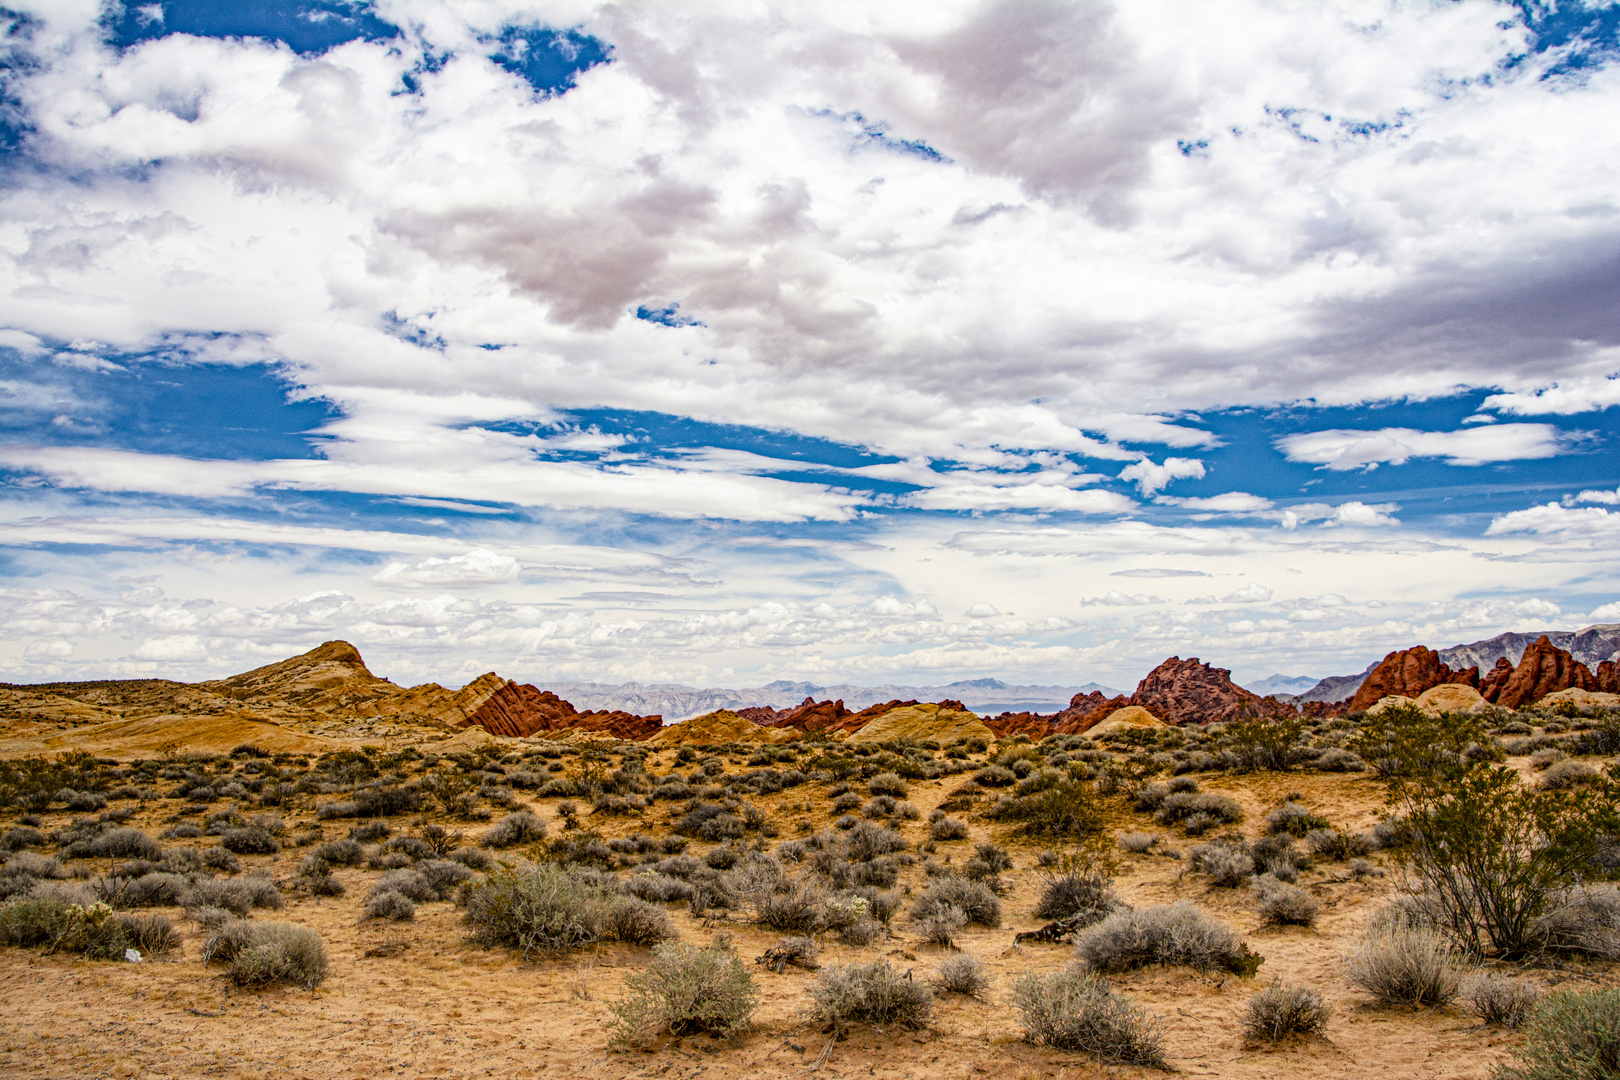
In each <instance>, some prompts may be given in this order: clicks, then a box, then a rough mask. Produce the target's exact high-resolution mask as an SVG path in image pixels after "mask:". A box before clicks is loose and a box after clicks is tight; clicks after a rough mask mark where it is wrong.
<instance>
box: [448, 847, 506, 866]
mask: <svg viewBox="0 0 1620 1080" xmlns="http://www.w3.org/2000/svg"><path fill="white" fill-rule="evenodd" d="M448 859H449V861H451V862H458V863H460V864H461V865H462V866H465V867H466V868H467V869H469V870H488V869H489V868H490V867H491V866H493V865H495V860H494V859H492V858H490V856H489V852H487V851H485V850H483V849H482V848H475V847H459V848H456V850H454V851H452V852H451V853H450V854H449V856H448Z"/></svg>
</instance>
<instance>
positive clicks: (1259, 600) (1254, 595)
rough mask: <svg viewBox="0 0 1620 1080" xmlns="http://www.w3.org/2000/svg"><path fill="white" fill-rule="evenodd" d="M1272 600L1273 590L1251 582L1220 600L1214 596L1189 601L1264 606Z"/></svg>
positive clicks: (1191, 602)
mask: <svg viewBox="0 0 1620 1080" xmlns="http://www.w3.org/2000/svg"><path fill="white" fill-rule="evenodd" d="M1270 599H1271V590H1270V589H1268V588H1266V587H1265V586H1264V585H1259V584H1256V583H1255V582H1252V581H1251V582H1250V583H1249V584H1247V585H1244V586H1242V587H1241V588H1238V589H1235V590H1233V591H1232V592H1229V593H1227V594H1226V595H1225V596H1223V597H1221V598H1220V599H1219V600H1217V599H1215V597H1213V596H1199V597H1195V598H1194V599H1192V600H1188V601H1187V603H1189V604H1263V603H1265V602H1266V601H1267V600H1270Z"/></svg>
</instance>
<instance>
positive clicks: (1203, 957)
mask: <svg viewBox="0 0 1620 1080" xmlns="http://www.w3.org/2000/svg"><path fill="white" fill-rule="evenodd" d="M1074 947H1075V953H1076V955H1078V956H1079V958H1080V959H1081V960H1082V961H1083V962H1084V963H1085V965H1086V966H1087V967H1088V968H1090V969H1092V970H1093V971H1098V972H1101V973H1103V974H1105V975H1108V974H1113V973H1115V972H1120V971H1131V970H1134V969H1136V968H1142V967H1147V966H1148V965H1150V964H1166V965H1184V966H1186V967H1191V968H1196V969H1198V970H1200V971H1208V970H1211V969H1216V970H1221V971H1230V972H1233V973H1234V974H1237V975H1242V976H1245V977H1246V976H1249V975H1252V974H1254V971H1255V969H1256V968H1257V967H1258V966H1259V964H1260V963H1261V958H1260V957H1259V956H1256V955H1255V954H1254V953H1251V952H1250V951H1249V948H1248V946H1247V945H1245V944H1243V941H1242V939H1240V938H1239V937H1238V936H1237V934H1235V933H1233V932H1232V930H1231V928H1229V927H1228V926H1227V925H1226V924H1225V923H1222V922H1219V921H1217V920H1216V919H1214V918H1211V917H1210V916H1209V915H1207V914H1205V913H1204V912H1203V911H1200V910H1199V909H1198V907H1197V906H1196V905H1194V904H1193V903H1191V902H1190V901H1187V900H1179V901H1177V902H1176V903H1174V904H1154V905H1152V906H1150V907H1145V908H1142V909H1140V910H1137V911H1130V910H1125V911H1116V912H1114V913H1113V914H1112V915H1110V916H1108V918H1106V919H1104V920H1103V921H1102V922H1100V923H1097V924H1096V925H1094V926H1091V927H1088V928H1087V929H1085V930H1082V931H1081V932H1080V933H1079V935H1077V936H1076V938H1075V942H1074Z"/></svg>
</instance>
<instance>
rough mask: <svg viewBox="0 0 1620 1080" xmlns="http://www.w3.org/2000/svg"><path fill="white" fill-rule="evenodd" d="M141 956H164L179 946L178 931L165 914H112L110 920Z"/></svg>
mask: <svg viewBox="0 0 1620 1080" xmlns="http://www.w3.org/2000/svg"><path fill="white" fill-rule="evenodd" d="M110 921H111V922H113V923H114V924H115V925H116V926H117V929H118V931H119V932H120V933H121V934H122V935H123V937H124V938H125V940H127V941H128V942H129V947H130V948H132V949H138V950H139V951H140V952H141V954H142V955H143V956H164V955H166V954H168V953H172V952H174V951H175V950H176V949H178V948H180V931H178V930H176V929H175V928H174V924H173V923H172V922H170V921H169V919H168V916H166V915H123V914H120V915H114V916H113V917H112V919H111V920H110Z"/></svg>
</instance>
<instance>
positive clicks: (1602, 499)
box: [1569, 488, 1620, 506]
mask: <svg viewBox="0 0 1620 1080" xmlns="http://www.w3.org/2000/svg"><path fill="white" fill-rule="evenodd" d="M1569 501H1571V502H1578V503H1607V504H1608V505H1610V506H1620V488H1615V489H1614V490H1613V491H1590V490H1589V491H1583V492H1581V493H1580V494H1579V495H1577V496H1575V498H1574V499H1572V500H1569Z"/></svg>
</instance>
